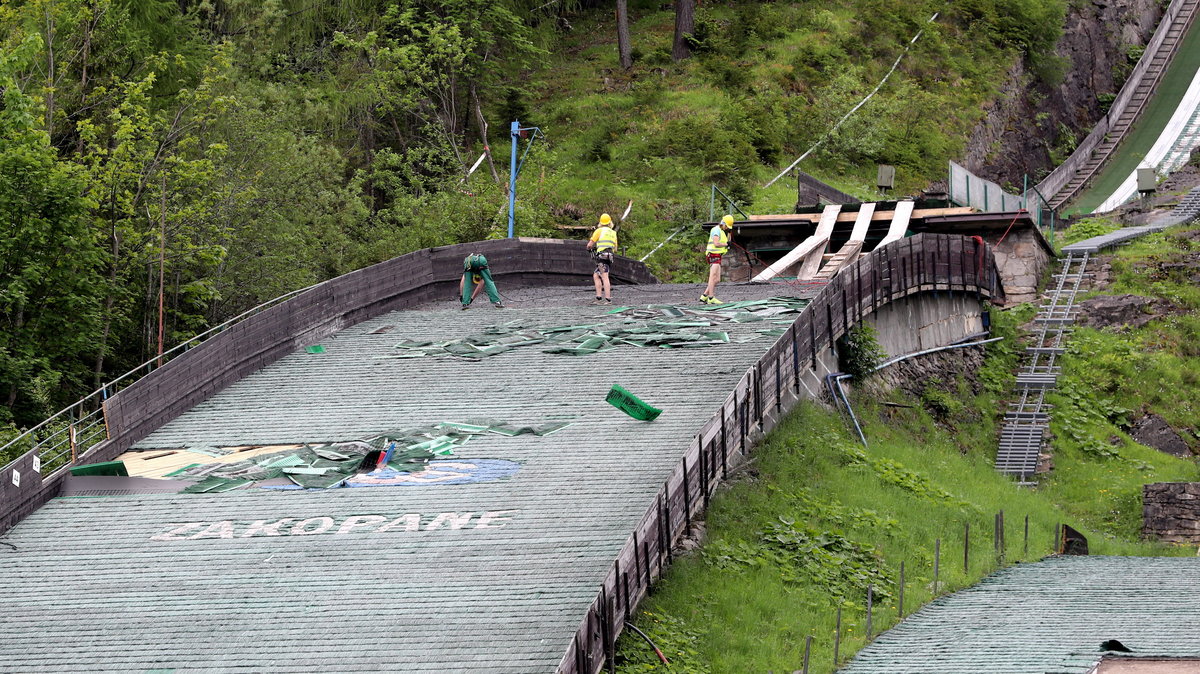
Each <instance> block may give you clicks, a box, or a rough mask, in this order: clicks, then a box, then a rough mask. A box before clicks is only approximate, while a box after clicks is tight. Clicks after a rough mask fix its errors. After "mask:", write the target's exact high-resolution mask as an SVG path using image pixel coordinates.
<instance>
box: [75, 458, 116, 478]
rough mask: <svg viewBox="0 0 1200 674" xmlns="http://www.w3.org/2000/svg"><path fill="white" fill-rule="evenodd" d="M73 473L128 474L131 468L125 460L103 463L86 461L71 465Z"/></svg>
mask: <svg viewBox="0 0 1200 674" xmlns="http://www.w3.org/2000/svg"><path fill="white" fill-rule="evenodd" d="M71 474H72V475H116V476H128V475H129V469H127V468H126V467H125V462H124V461H105V462H103V463H85V464H83V465H82V466H71Z"/></svg>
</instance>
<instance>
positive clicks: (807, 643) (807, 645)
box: [803, 634, 812, 674]
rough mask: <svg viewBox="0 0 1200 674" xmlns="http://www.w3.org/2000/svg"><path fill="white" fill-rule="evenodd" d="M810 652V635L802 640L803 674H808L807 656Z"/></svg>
mask: <svg viewBox="0 0 1200 674" xmlns="http://www.w3.org/2000/svg"><path fill="white" fill-rule="evenodd" d="M811 651H812V635H811V634H810V635H808V636H807V637H805V638H804V669H803V672H804V674H808V654H809V653H810V652H811Z"/></svg>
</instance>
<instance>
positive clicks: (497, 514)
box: [150, 510, 520, 541]
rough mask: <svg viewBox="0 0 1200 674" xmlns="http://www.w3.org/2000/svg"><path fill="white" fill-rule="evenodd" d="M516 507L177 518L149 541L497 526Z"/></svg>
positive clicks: (504, 522) (510, 516) (509, 517)
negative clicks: (178, 520) (243, 518)
mask: <svg viewBox="0 0 1200 674" xmlns="http://www.w3.org/2000/svg"><path fill="white" fill-rule="evenodd" d="M518 512H520V511H519V510H488V511H484V512H480V513H478V514H476V513H475V512H464V513H457V512H446V513H436V514H421V513H405V514H403V515H400V516H398V517H396V516H388V515H350V516H348V517H338V518H335V517H330V516H322V517H308V518H299V517H285V518H282V519H279V520H256V521H253V522H249V521H234V520H219V521H216V522H181V523H177V524H173V525H170V528H169V529H167V530H166V531H164V532H162V533H158V534H155V535H153V536H151V537H150V540H152V541H194V540H197V539H205V538H259V537H264V536H318V535H332V536H346V535H364V534H387V533H391V532H411V531H415V532H424V531H439V530H455V529H499V528H502V527H504V526H506V525H507V524H508V523H509V522H511V521H512V520H513V518H514V517H516V516H517V513H518Z"/></svg>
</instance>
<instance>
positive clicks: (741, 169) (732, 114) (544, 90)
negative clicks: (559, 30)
mask: <svg viewBox="0 0 1200 674" xmlns="http://www.w3.org/2000/svg"><path fill="white" fill-rule="evenodd" d="M986 4H987V3H973V4H971V5H969V6H968V5H963V6H959V7H954V8H949V10H948V11H947V12H945V13H943V14H942V15H940V16H939V17H938V19H937V20H935V21H932V22H929V21H927V20H928V19H929V18H930V17H932V16H933V14H934V12H935V11H938V10H939V9H946V7H945V5H944V4H943V3H937V2H919V3H901V2H886V1H877V0H869V1H854V2H847V3H840V4H838V5H828V4H817V3H791V4H783V3H780V4H775V3H724V4H705V5H703V6H702V7H701V8H700V10H699V11H698V14H697V28H696V35H695V39H694V40H693V44H694V46H695V49H694V55H693V57H692V58H691V59H689V60H686V61H682V62H679V63H672V61H671V59H670V54H669V51H670V44H671V37H672V29H673V21H674V17H673V12H672V11H670V9H669V7H667V6H662V5H659V4H657V3H655V4H651V3H644V2H643V3H633V10H632V14H633V18H634V21H633V27H632V34H633V45H634V49H635V62H634V67H633V68H632V69H630V70H628V71H625V70H622V69H621V68H619V67H618V64H617V50H616V44H615V35H616V30H615V20H614V19H613V18H612V16H611V15H606V14H604V13H599V12H591V13H587V14H584V15H582V16H579V17H577V18H575V19H573V20H572V26H573V28H572V30H571V31H570V32H569V33H566V34H564V35H562V36H561V37H560V41H559V43H558V44H559V46H558V48H556V49H555V50H554V51H553V53H551V54H549V55H548V56H547V57H546V59H545V61H544V62H543V64H542V65H541V66H540V67H538V68H535V69H533V71H532V72H531V75H530V82H529V85H528V87H527V89H525V90H523V91H519V92H517V93H516V94H515V95H516V97H517V100H518V101H519V102H520V105H519V106H518V107H517V109H516V111H519V112H521V113H523V114H522V119H523V120H528V121H529V122H530V123H531V124H536V125H538V126H540V127H541V128H543V129H544V130H545V131H546V134H547V138H548V140H547V142H546V143H545V145H544V146H543V148H544V149H543V150H542V151H541V152H540V153H539V152H538V151H536V150H535V151H534V152H533V153H531V155H530V164H529V166H532V167H534V171H538V169H539V168H542V170H544V173H538V174H537V175H538V177H537V181H538V184H537V185H536V186H528V185H527V184H523V185H522V186H521V189H525V190H532V191H533V193H534V194H535V195H536V196H534V200H535V203H536V204H538V206H539V207H542V208H543V210H544V211H545V215H549V216H550V217H551V220H552V221H553V224H556V225H561V224H576V223H580V224H585V225H590V224H592V223H593V222H594V220H595V217H596V214H597V213H599V212H600V211H603V210H608V211H614V210H617V211H619V210H621V209H623V207H624V205H625V203H626V202H627V201H628V200H630V199H633V200H634V202H635V206H634V211H633V217H632V218H631V220H630V221H629V222H628V223H627V224H626V226H625V229H624V239H623V244H624V245H625V246H626V247H627V249H628V253H629V254H630V255H633V256H635V257H640V256H641V255H644V254H645V253H647V252H649V251H650V249H652V248H653V247H654V246H655V245H657V244H658V242H660V241H662V240H663V239H664V238H665V237H666V236H667V234H668V233H669V232H671V231H673V230H674V229H675V228H676V227H678V226H681V225H685V224H689V223H693V222H695V221H696V220H697V219H707V218H708V215H709V208H710V194H711V193H710V185H713V184H715V185H717V186H718V187H719V188H720V189H722V190H723V191H724V192H726V193H727V194H729V195H730V196H731V197H733V198H734V199H735V200H737V201H738V202H740V204H741V205H742V207H743V208H745V209H747V210H748V211H750V212H756V213H771V212H790V211H791V210H792V208H793V207H794V205H795V201H796V196H795V181H794V180H793V179H791V178H785V179H782V180H780V181H779V182H777V183H776V184H775V185H773V186H772V187H771V188H763V185H764V184H765V183H766V182H767V181H768V180H770V179H771V178H772V177H774V176H775V175H776V174H777V173H778V172H779V170H780V169H781V168H783V167H785V166H787V165H788V164H789V163H791V161H793V160H794V159H795V158H796V157H798V156H800V155H801V154H802V153H804V152H806V151H808V150H810V149H811V148H813V147H814V146H816V145H817V144H818V143H819V142H821V143H822V144H821V145H820V146H819V147H817V149H816V151H815V152H813V153H812V154H811V155H810V157H809V158H808V159H806V160H805V162H804V163H802V164H801V166H800V168H801V169H802V170H805V171H807V172H810V173H813V174H814V175H817V176H818V177H820V178H821V179H823V180H826V181H827V182H829V183H831V184H833V185H835V186H837V187H839V188H840V189H842V190H844V191H847V192H850V193H852V194H856V195H859V196H861V197H872V196H874V194H875V187H874V176H875V167H876V165H877V164H881V163H885V164H892V165H895V166H896V167H897V186H896V193H900V194H912V193H916V192H918V191H919V190H920V189H922V188H925V187H928V186H929V184H930V183H931V182H934V181H938V180H944V179H945V173H946V162H947V160H949V159H951V158H955V157H958V156H960V153H961V151H962V148H963V145H964V143H965V140H966V138H967V136H968V134H969V132H970V130H971V128H972V127H973V126H974V125H975V124H976V123H977V122H978V121H979V120H980V119H981V118H982V115H983V113H984V108H985V107H986V103H987V101H988V100H989V98H990V97H991V96H992V95H993V94H994V93H995V89H996V87H997V85H998V83H999V82H1000V81H1002V79H1003V77H1004V73H1005V71H1006V69H1007V68H1008V67H1009V66H1010V64H1011V63H1012V62H1013V59H1014V58H1020V56H1019V55H1018V54H1019V53H1020V52H1019V51H1018V50H1016V49H1013V46H1014V45H1015V44H1018V43H1025V44H1026V45H1029V46H1028V47H1027V49H1028V50H1029V51H1027V52H1026V53H1027V54H1032V55H1031V56H1030V58H1031V59H1036V58H1039V56H1038V54H1040V52H1037V51H1036V49H1037V48H1036V47H1034V46H1032V45H1033V44H1034V43H1037V44H1042V43H1044V42H1045V41H1046V40H1049V39H1052V38H1056V37H1057V34H1058V33H1057V29H1055V28H1054V26H1057V25H1060V23H1061V22H1055V21H1053V20H1052V19H1053V17H1055V15H1057V16H1058V18H1059V19H1061V15H1062V11H1063V6H1062V5H1059V4H1057V3H1047V4H1043V5H1038V6H1037V7H1032V6H1030V7H1025V6H1024V5H1025V3H1015V4H1012V5H1011V6H1009V7H1007V8H1006V12H1007V15H1005V16H1003V17H998V16H997V13H996V10H995V9H994V8H988V7H985V6H984V5H986ZM1023 12H1024V13H1026V14H1025V15H1026V16H1027V18H1030V19H1032V17H1033V14H1037V15H1038V16H1039V17H1040V18H1041V19H1043V21H1042V22H1040V23H1023V22H1017V23H1011V22H1012V21H1014V20H1016V19H1017V17H1019V16H1021V15H1022V13H1023ZM1047 18H1049V19H1050V20H1048V21H1047V20H1045V19H1047ZM1006 22H1009V23H1006ZM1017 26H1022V27H1021V28H1020V29H1019V30H1021V31H1024V30H1029V31H1030V32H1029V33H1025V34H1022V35H1021V36H1018V35H1017V33H1016V32H1015V31H1018V28H1017ZM918 31H923V32H922V34H921V37H920V39H919V40H917V41H916V42H915V43H914V44H913V45H912V47H911V50H910V51H909V52H908V53H907V54H906V55H904V58H903V60H902V61H901V63H900V66H899V67H898V68H897V70H896V71H895V72H894V73H893V74H892V75H891V76H890V78H889V79H888V80H887V83H886V84H885V85H884V86H883V87H882V88H881V89H880V90H879V92H878V94H877V95H876V96H875V97H874V98H872V99H871V101H869V102H868V103H867V104H866V105H864V106H863V107H862V108H860V109H859V110H858V111H857V112H855V114H854V115H853V116H851V117H850V118H848V119H847V120H846V121H845V122H844V123H843V124H842V125H841V126H840V128H838V129H837V130H836V132H833V129H834V127H835V125H836V124H837V123H838V121H839V120H840V119H841V118H842V117H843V116H844V115H845V114H846V113H848V112H849V111H850V110H851V109H853V108H854V106H855V105H856V104H857V103H858V102H859V101H860V100H861V99H862V98H863V97H864V96H866V95H867V94H868V93H870V92H871V91H872V90H873V89H874V88H875V86H876V85H878V84H879V83H880V82H881V81H883V78H884V76H885V75H886V74H887V73H888V71H889V69H891V67H892V65H893V64H894V63H895V62H896V59H897V58H898V57H900V56H901V55H902V54H904V50H905V46H906V45H907V44H908V43H909V41H910V40H911V39H912V38H913V37H914V36H915V35H917V33H918ZM1032 31H1040V32H1039V33H1038V34H1036V35H1035V34H1034V33H1033V32H1032ZM509 111H513V108H511V107H510V108H509ZM831 132H832V133H831ZM523 179H526V178H523ZM526 180H527V179H526ZM530 182H532V181H530ZM724 207H725V206H724V204H722V203H718V204H717V209H718V212H721V211H720V209H722V208H724ZM534 217H535V218H536V217H537V216H536V215H535V216H534ZM526 221H527V222H528V220H526ZM697 234H699V232H697ZM697 238H698V237H697V236H693V237H691V239H684V240H681V241H679V242H678V243H677V244H675V245H672V246H669V247H667V248H665V249H663V250H662V251H660V252H659V253H656V255H655V257H653V258H652V259H650V260H649V263H650V264H651V267H652V268H653V269H654V271H655V272H656V273H658V274H659V275H660V276H662V277H664V278H668V279H673V280H697V278H698V274H699V273H700V272H702V265H700V264H699V263H697V262H696V261H695V259H694V258H695V255H694V254H692V252H691V251H692V249H694V248H695V247H696V239H697Z"/></svg>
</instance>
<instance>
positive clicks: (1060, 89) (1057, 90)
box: [963, 0, 1163, 190]
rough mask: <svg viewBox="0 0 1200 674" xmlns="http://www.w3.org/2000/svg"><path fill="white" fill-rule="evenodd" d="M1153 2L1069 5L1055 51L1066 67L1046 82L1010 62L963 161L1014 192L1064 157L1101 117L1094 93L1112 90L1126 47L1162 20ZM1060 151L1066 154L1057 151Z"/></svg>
mask: <svg viewBox="0 0 1200 674" xmlns="http://www.w3.org/2000/svg"><path fill="white" fill-rule="evenodd" d="M1162 12H1163V6H1162V5H1161V4H1160V2H1159V1H1158V0H1091V1H1090V2H1072V3H1070V7H1069V9H1068V15H1067V22H1066V26H1065V27H1064V32H1063V37H1062V39H1061V40H1060V41H1059V43H1058V48H1057V50H1056V52H1057V55H1058V56H1059V58H1062V59H1065V63H1066V68H1067V69H1066V72H1065V74H1064V76H1063V77H1062V78H1061V82H1060V83H1059V84H1058V85H1056V86H1053V87H1051V86H1048V85H1046V84H1045V83H1043V82H1038V81H1036V80H1037V78H1036V77H1035V76H1034V75H1033V74H1032V73H1030V72H1029V70H1028V64H1027V63H1017V64H1016V65H1014V66H1013V67H1012V69H1010V70H1009V72H1008V79H1007V81H1006V82H1005V83H1004V86H1003V88H1002V90H1001V94H1000V96H999V97H998V98H997V99H996V101H994V102H993V104H992V106H991V107H990V109H988V111H987V116H986V118H985V119H984V121H983V122H982V123H980V125H979V126H977V127H976V128H975V132H974V133H973V134H972V136H971V139H970V140H969V141H968V144H967V150H966V155H965V157H964V158H963V159H964V165H965V166H966V167H967V168H968V169H969V170H971V171H973V172H975V173H976V174H977V175H980V176H982V177H984V178H987V179H989V180H994V181H996V182H998V183H1000V184H1002V185H1003V184H1005V183H1009V184H1012V185H1014V186H1016V187H1017V189H1018V190H1019V189H1020V185H1021V182H1022V176H1024V175H1026V174H1028V175H1029V180H1030V183H1033V182H1035V181H1037V180H1039V179H1040V178H1041V177H1042V176H1044V175H1045V174H1047V173H1049V172H1050V170H1051V169H1053V168H1054V161H1053V160H1052V157H1051V152H1052V151H1053V150H1055V149H1056V148H1057V149H1058V151H1057V153H1058V154H1059V155H1060V156H1058V157H1057V159H1058V161H1061V160H1062V159H1065V158H1066V156H1067V155H1069V149H1071V148H1072V147H1073V145H1074V143H1072V142H1071V140H1070V138H1069V136H1071V135H1074V137H1075V139H1076V142H1077V141H1078V140H1083V138H1084V136H1086V135H1087V134H1088V132H1089V131H1090V130H1091V128H1092V125H1093V124H1095V123H1096V121H1097V120H1098V119H1100V117H1102V116H1103V114H1104V110H1103V108H1102V107H1101V105H1100V101H1099V99H1098V96H1100V95H1102V94H1116V93H1117V91H1119V90H1120V88H1121V84H1122V83H1123V82H1124V78H1125V77H1126V76H1127V75H1128V73H1129V71H1130V70H1132V68H1133V62H1131V61H1130V60H1129V56H1128V54H1129V50H1130V49H1131V48H1134V47H1141V46H1143V45H1145V44H1146V43H1147V42H1148V41H1149V40H1150V37H1151V36H1152V35H1153V34H1154V29H1155V28H1156V27H1157V26H1158V21H1159V19H1160V18H1161V17H1162ZM1064 150H1067V151H1064Z"/></svg>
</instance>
